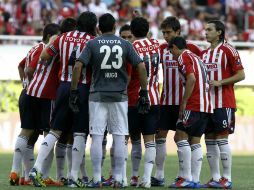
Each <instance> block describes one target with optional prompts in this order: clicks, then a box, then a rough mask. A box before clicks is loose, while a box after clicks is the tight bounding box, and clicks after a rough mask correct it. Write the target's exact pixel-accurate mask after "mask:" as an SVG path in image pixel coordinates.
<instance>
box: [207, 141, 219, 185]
mask: <svg viewBox="0 0 254 190" xmlns="http://www.w3.org/2000/svg"><path fill="white" fill-rule="evenodd" d="M205 143H206V150H207V153H206V157H207V160H208V163H209V166H210V170H211V175H212V178H213V180H215V181H219V180H220V178H221V175H220V149H219V146H218V144H217V141H216V140H215V139H206V140H205Z"/></svg>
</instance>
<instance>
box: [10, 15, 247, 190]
mask: <svg viewBox="0 0 254 190" xmlns="http://www.w3.org/2000/svg"><path fill="white" fill-rule="evenodd" d="M115 24H116V21H115V19H114V17H113V16H112V15H111V14H108V13H107V14H104V15H102V16H101V17H100V18H99V19H98V30H97V28H96V26H97V18H96V16H95V14H94V13H92V12H84V13H82V14H81V15H80V16H79V17H78V18H77V20H75V19H72V18H67V19H65V20H64V21H63V22H62V23H61V26H58V25H56V24H48V25H46V26H45V28H44V30H43V39H42V42H40V43H39V44H38V45H36V46H34V47H33V48H32V49H31V50H30V51H29V52H28V54H27V56H26V58H24V59H23V60H22V61H21V62H20V64H19V73H20V77H21V80H22V81H23V87H24V89H23V91H22V93H21V95H20V99H19V108H20V118H21V132H20V134H19V136H18V138H17V140H16V144H15V151H14V156H13V165H12V169H11V174H10V184H11V185H18V184H21V185H30V184H33V185H34V186H36V187H45V186H62V185H68V187H87V188H100V187H102V186H111V187H113V188H122V187H126V186H128V182H127V181H128V180H127V176H126V162H127V158H128V149H127V142H128V139H129V138H130V140H131V144H132V150H131V162H132V172H131V178H130V183H129V185H130V186H136V187H141V188H150V187H151V186H164V185H165V178H164V165H165V158H166V137H167V133H168V130H174V131H175V136H174V141H175V143H176V145H177V149H178V150H177V154H178V159H179V170H178V173H177V175H176V179H175V181H174V182H172V183H171V184H170V186H169V187H171V188H205V187H206V188H222V189H223V188H224V189H231V188H232V180H231V165H232V156H231V151H230V146H229V144H228V136H229V134H231V133H233V132H234V127H235V126H234V124H235V111H236V103H235V96H234V88H233V86H234V83H236V82H238V81H241V80H243V79H244V77H245V75H244V70H243V67H242V64H241V60H240V57H239V54H238V52H237V51H236V50H235V49H234V48H233V47H232V46H231V45H229V44H228V43H227V42H226V41H225V26H224V24H223V23H222V22H220V21H217V20H213V21H209V22H208V23H207V25H206V38H207V41H208V42H210V43H211V46H210V47H209V48H208V49H206V50H203V51H202V50H201V49H200V48H199V47H197V46H196V45H194V44H193V43H191V42H188V41H187V42H186V40H185V39H184V38H182V37H180V28H181V27H180V23H179V21H178V20H177V18H175V17H167V18H165V19H164V21H163V22H162V23H161V31H162V33H163V37H164V39H165V43H163V44H159V42H158V41H157V40H155V39H150V38H148V37H147V36H148V32H149V23H148V21H147V20H146V19H145V18H143V17H141V16H139V15H135V17H134V18H133V20H132V21H131V22H130V25H124V26H122V27H121V29H120V32H119V35H120V37H117V36H116V35H115V29H116V25H115ZM96 35H97V36H96ZM160 64H162V69H163V86H162V92H161V94H160V91H159V82H158V74H159V65H160ZM41 132H44V135H45V138H44V140H43V142H42V144H41V146H40V149H39V153H38V156H37V159H36V161H35V163H33V161H34V157H33V147H34V144H35V142H36V141H37V138H38V136H39V134H40V133H41ZM107 133H109V134H112V137H113V144H112V147H111V149H110V157H111V171H110V177H109V178H108V179H104V177H103V176H102V168H103V160H104V158H105V146H106V143H107V142H106V135H107ZM203 134H205V142H206V147H207V159H208V163H209V166H210V171H211V176H212V178H211V180H210V181H208V182H207V183H206V184H204V185H202V184H201V183H200V180H199V176H200V171H201V166H202V160H203V153H202V148H201V144H200V138H201V136H202V135H203ZM88 135H90V136H91V138H92V144H91V149H90V156H91V162H92V168H93V176H92V177H91V180H90V181H89V180H88V176H87V172H86V170H85V164H86V163H85V147H86V140H87V136H88ZM141 135H142V137H143V140H144V144H145V151H144V170H143V171H144V172H143V175H142V177H141V179H139V168H140V161H141V158H142V148H141ZM54 149H55V155H56V163H57V171H56V178H57V179H56V181H54V180H52V179H51V178H50V177H49V175H48V173H49V169H50V167H51V163H52V160H53V155H54ZM66 157H67V166H68V169H67V171H68V172H67V176H66V175H65V174H64V165H65V164H64V163H65V158H66ZM220 160H221V164H222V168H223V170H222V174H221V173H220V167H219V166H220ZM21 162H22V163H23V166H24V174H21V172H20V171H21V169H20V163H21ZM154 166H155V175H154V176H152V170H153V167H154ZM79 173H81V175H79ZM21 175H22V176H23V177H22V178H21V177H19V176H21Z"/></svg>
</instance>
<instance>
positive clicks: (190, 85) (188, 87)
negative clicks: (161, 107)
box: [179, 73, 196, 119]
mask: <svg viewBox="0 0 254 190" xmlns="http://www.w3.org/2000/svg"><path fill="white" fill-rule="evenodd" d="M195 83H196V77H195V75H194V73H190V74H188V75H187V76H186V83H185V89H184V94H183V99H182V102H181V105H180V108H179V118H180V119H182V118H183V112H184V110H185V108H186V105H187V101H188V99H189V98H190V97H191V94H192V92H193V89H194V86H195Z"/></svg>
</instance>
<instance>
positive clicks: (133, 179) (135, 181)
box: [130, 176, 139, 187]
mask: <svg viewBox="0 0 254 190" xmlns="http://www.w3.org/2000/svg"><path fill="white" fill-rule="evenodd" d="M138 178H139V176H132V177H131V181H130V186H135V187H136V186H137V185H138Z"/></svg>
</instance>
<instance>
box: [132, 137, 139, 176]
mask: <svg viewBox="0 0 254 190" xmlns="http://www.w3.org/2000/svg"><path fill="white" fill-rule="evenodd" d="M131 144H132V149H131V162H132V174H131V176H138V170H139V165H140V161H141V158H142V147H141V141H140V140H137V141H132V142H131Z"/></svg>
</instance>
